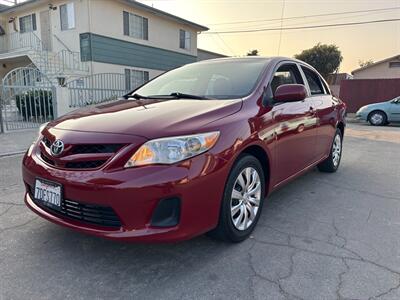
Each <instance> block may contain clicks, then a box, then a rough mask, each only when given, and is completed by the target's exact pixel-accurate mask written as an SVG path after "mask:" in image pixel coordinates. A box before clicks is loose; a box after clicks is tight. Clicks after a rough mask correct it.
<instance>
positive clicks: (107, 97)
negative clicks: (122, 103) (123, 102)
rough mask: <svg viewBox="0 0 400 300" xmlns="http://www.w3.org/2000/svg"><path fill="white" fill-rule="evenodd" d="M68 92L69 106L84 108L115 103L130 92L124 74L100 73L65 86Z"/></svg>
mask: <svg viewBox="0 0 400 300" xmlns="http://www.w3.org/2000/svg"><path fill="white" fill-rule="evenodd" d="M66 87H67V88H68V90H69V99H70V102H69V106H70V107H84V106H88V105H93V104H99V103H104V102H111V101H115V100H117V99H118V98H120V97H122V96H123V95H125V94H127V93H128V92H129V91H130V90H129V89H128V88H127V86H126V78H125V74H118V73H102V74H94V75H91V76H87V77H82V78H79V79H76V80H74V81H71V82H69V83H67V84H66Z"/></svg>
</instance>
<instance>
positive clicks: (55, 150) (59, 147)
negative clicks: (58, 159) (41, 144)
mask: <svg viewBox="0 0 400 300" xmlns="http://www.w3.org/2000/svg"><path fill="white" fill-rule="evenodd" d="M63 151H64V142H63V141H62V140H56V141H55V142H54V143H53V144H52V145H51V147H50V152H51V154H52V155H53V156H59V155H60V154H61V153H62V152H63Z"/></svg>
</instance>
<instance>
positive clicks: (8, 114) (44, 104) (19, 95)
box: [0, 67, 56, 132]
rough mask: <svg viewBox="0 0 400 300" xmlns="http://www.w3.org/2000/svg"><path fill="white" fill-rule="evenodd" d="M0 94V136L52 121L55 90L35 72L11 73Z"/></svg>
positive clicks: (30, 70) (41, 74)
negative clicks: (7, 132)
mask: <svg viewBox="0 0 400 300" xmlns="http://www.w3.org/2000/svg"><path fill="white" fill-rule="evenodd" d="M1 90H2V93H1V94H0V124H1V132H5V131H13V130H20V129H26V128H35V127H38V126H39V125H40V124H42V123H45V122H48V121H50V120H53V119H54V113H55V111H56V110H55V104H56V103H55V102H56V89H55V87H54V85H53V84H52V82H51V81H50V80H49V79H48V78H47V77H46V75H44V74H43V73H41V72H40V71H39V70H38V69H36V68H31V67H23V68H17V69H14V70H12V71H10V72H9V73H8V74H7V75H6V76H5V77H4V79H3V87H2V89H1Z"/></svg>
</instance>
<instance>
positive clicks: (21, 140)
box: [0, 128, 39, 157]
mask: <svg viewBox="0 0 400 300" xmlns="http://www.w3.org/2000/svg"><path fill="white" fill-rule="evenodd" d="M38 130H39V129H38V128H35V129H29V130H24V131H14V132H8V133H4V134H0V157H3V156H10V155H14V154H21V153H24V152H25V151H26V150H27V149H28V148H29V145H30V144H32V142H33V140H34V139H35V138H36V136H37V134H38Z"/></svg>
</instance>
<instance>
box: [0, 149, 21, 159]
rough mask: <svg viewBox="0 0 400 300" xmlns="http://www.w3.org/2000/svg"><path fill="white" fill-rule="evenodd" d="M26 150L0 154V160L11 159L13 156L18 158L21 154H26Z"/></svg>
mask: <svg viewBox="0 0 400 300" xmlns="http://www.w3.org/2000/svg"><path fill="white" fill-rule="evenodd" d="M25 152H26V150H21V151H15V152H7V153H0V158H5V157H11V156H18V155H21V154H25Z"/></svg>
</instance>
